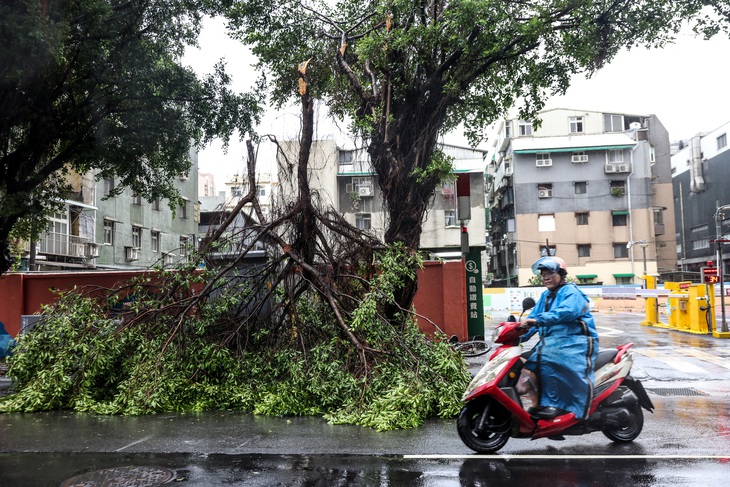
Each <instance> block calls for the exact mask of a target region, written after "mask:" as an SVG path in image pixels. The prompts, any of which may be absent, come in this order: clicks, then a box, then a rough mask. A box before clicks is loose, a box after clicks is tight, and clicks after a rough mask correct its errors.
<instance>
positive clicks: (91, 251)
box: [86, 243, 99, 258]
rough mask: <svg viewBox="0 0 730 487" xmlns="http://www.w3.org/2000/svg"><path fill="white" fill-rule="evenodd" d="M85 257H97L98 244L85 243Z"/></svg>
mask: <svg viewBox="0 0 730 487" xmlns="http://www.w3.org/2000/svg"><path fill="white" fill-rule="evenodd" d="M86 257H88V258H93V257H99V246H98V245H96V244H95V243H90V244H87V245H86Z"/></svg>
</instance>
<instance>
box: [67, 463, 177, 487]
mask: <svg viewBox="0 0 730 487" xmlns="http://www.w3.org/2000/svg"><path fill="white" fill-rule="evenodd" d="M174 477H175V473H174V472H173V471H172V470H170V469H167V468H162V467H118V468H105V469H104V470H95V471H93V472H88V473H85V474H81V475H77V476H76V477H72V478H70V479H68V480H66V481H64V482H63V483H62V484H61V487H147V486H151V485H160V484H164V483H165V482H169V481H170V480H172V479H173V478H174Z"/></svg>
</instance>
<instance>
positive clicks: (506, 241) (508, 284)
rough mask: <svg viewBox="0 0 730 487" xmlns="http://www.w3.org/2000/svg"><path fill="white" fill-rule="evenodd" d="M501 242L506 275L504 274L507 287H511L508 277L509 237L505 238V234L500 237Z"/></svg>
mask: <svg viewBox="0 0 730 487" xmlns="http://www.w3.org/2000/svg"><path fill="white" fill-rule="evenodd" d="M502 240H504V262H505V270H506V271H507V273H506V274H505V275H506V276H507V287H511V285H510V281H511V279H510V276H509V237H508V236H507V234H505V235H504V236H503V237H502Z"/></svg>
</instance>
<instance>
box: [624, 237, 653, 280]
mask: <svg viewBox="0 0 730 487" xmlns="http://www.w3.org/2000/svg"><path fill="white" fill-rule="evenodd" d="M634 245H640V246H641V257H642V258H643V259H644V275H646V248H647V247H648V246H649V244H648V243H646V240H637V241H635V242H633V241H632V242H629V243H627V244H626V248H627V249H629V250H630V249H631V247H633V246H634Z"/></svg>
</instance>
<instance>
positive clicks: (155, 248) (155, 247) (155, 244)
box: [150, 230, 160, 253]
mask: <svg viewBox="0 0 730 487" xmlns="http://www.w3.org/2000/svg"><path fill="white" fill-rule="evenodd" d="M150 241H151V245H150V248H151V249H152V252H155V253H157V252H159V251H160V232H158V231H156V230H152V231H151V232H150Z"/></svg>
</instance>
